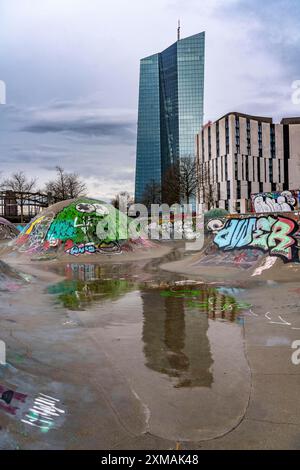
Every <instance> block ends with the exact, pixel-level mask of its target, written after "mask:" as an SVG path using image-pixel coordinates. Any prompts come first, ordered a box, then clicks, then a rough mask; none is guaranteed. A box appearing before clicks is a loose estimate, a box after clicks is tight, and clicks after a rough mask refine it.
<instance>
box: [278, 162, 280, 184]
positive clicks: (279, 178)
mask: <svg viewBox="0 0 300 470" xmlns="http://www.w3.org/2000/svg"><path fill="white" fill-rule="evenodd" d="M278 183H281V161H280V160H278Z"/></svg>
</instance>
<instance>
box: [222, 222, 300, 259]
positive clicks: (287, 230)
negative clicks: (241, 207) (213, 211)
mask: <svg viewBox="0 0 300 470" xmlns="http://www.w3.org/2000/svg"><path fill="white" fill-rule="evenodd" d="M298 231H299V225H298V222H297V221H296V220H293V219H290V218H287V217H281V216H267V217H247V218H231V219H229V220H228V221H227V222H226V225H225V226H224V228H223V229H222V230H220V231H219V232H218V233H217V234H216V236H215V239H214V243H215V244H216V245H217V246H218V247H219V249H221V250H224V251H231V250H238V249H244V248H252V249H253V248H255V249H259V250H262V251H264V252H265V253H269V255H270V256H278V257H281V258H282V259H283V260H284V261H299V254H298V247H297V239H296V237H295V235H296V233H297V232H298Z"/></svg>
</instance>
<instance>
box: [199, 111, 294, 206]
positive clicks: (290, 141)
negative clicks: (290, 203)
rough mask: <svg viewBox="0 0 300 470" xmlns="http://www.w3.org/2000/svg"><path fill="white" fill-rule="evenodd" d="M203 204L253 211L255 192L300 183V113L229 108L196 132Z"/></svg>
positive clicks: (284, 188)
mask: <svg viewBox="0 0 300 470" xmlns="http://www.w3.org/2000/svg"><path fill="white" fill-rule="evenodd" d="M196 148H197V150H196V154H197V168H198V178H199V188H198V202H199V203H200V205H201V207H202V209H204V210H207V209H209V208H212V207H220V208H224V209H227V210H229V211H230V212H241V213H243V212H248V211H249V210H250V201H251V194H254V193H263V192H264V193H267V192H275V191H277V192H278V191H283V190H288V189H298V188H299V187H300V118H288V119H283V120H282V121H281V123H280V124H274V123H273V120H272V118H268V117H259V116H250V115H246V114H241V113H237V112H233V113H229V114H226V115H225V116H223V117H222V118H220V119H218V120H217V121H216V122H214V123H211V122H210V123H208V124H207V125H206V126H204V127H203V128H202V130H201V131H200V133H199V134H197V137H196Z"/></svg>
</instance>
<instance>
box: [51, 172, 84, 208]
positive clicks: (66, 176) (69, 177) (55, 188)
mask: <svg viewBox="0 0 300 470" xmlns="http://www.w3.org/2000/svg"><path fill="white" fill-rule="evenodd" d="M56 173H57V177H56V179H55V180H52V181H48V183H46V192H47V193H48V194H49V193H50V194H52V195H53V197H54V199H55V200H56V201H64V200H66V199H74V198H77V197H79V196H84V195H85V193H86V185H85V183H84V182H83V181H82V180H81V179H80V178H79V176H78V175H77V174H76V173H67V172H66V171H65V170H64V169H63V168H62V167H60V166H57V167H56Z"/></svg>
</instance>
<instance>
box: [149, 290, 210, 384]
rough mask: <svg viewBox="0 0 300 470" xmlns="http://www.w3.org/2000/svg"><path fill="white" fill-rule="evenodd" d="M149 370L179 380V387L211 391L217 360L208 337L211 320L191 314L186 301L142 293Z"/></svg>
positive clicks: (155, 292) (193, 311) (202, 315)
mask: <svg viewBox="0 0 300 470" xmlns="http://www.w3.org/2000/svg"><path fill="white" fill-rule="evenodd" d="M141 297H142V300H143V313H144V325H143V341H144V353H145V356H146V366H147V367H149V368H150V369H152V370H155V371H157V372H160V373H162V374H166V375H168V376H169V377H174V378H177V379H178V380H177V383H176V387H210V386H211V384H212V381H213V377H212V374H211V372H210V368H211V366H212V363H213V360H212V356H211V352H210V345H209V341H208V337H207V330H208V318H207V316H206V315H205V314H203V313H201V312H199V310H198V311H196V310H188V309H186V307H185V305H184V299H182V298H174V297H161V295H160V292H159V291H142V293H141Z"/></svg>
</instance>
